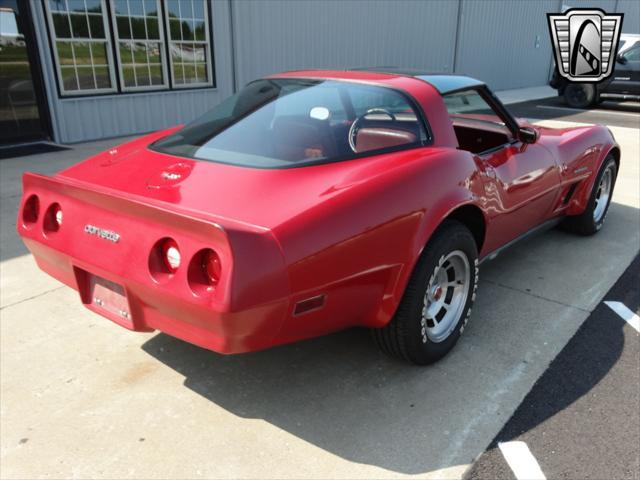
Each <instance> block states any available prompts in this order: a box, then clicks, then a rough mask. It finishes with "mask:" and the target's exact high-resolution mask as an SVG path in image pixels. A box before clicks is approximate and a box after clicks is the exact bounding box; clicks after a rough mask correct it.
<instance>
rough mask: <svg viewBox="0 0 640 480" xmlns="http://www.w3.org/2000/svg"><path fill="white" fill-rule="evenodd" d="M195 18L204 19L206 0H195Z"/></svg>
mask: <svg viewBox="0 0 640 480" xmlns="http://www.w3.org/2000/svg"><path fill="white" fill-rule="evenodd" d="M193 10H194V14H193V18H196V19H202V20H204V1H203V0H195V1H194V2H193Z"/></svg>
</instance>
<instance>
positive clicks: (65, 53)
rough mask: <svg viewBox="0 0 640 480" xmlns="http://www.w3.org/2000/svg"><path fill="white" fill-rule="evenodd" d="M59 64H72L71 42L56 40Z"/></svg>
mask: <svg viewBox="0 0 640 480" xmlns="http://www.w3.org/2000/svg"><path fill="white" fill-rule="evenodd" d="M56 47H57V50H58V60H59V61H60V65H61V66H62V65H73V47H72V46H71V42H56Z"/></svg>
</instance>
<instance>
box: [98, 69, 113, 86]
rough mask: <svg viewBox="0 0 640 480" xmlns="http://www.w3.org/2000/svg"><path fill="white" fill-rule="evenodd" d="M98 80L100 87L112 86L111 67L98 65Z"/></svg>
mask: <svg viewBox="0 0 640 480" xmlns="http://www.w3.org/2000/svg"><path fill="white" fill-rule="evenodd" d="M96 82H97V85H98V88H109V87H111V78H109V67H96Z"/></svg>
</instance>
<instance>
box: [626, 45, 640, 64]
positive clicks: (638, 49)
mask: <svg viewBox="0 0 640 480" xmlns="http://www.w3.org/2000/svg"><path fill="white" fill-rule="evenodd" d="M622 55H623V56H624V58H625V59H626V60H627V61H629V62H637V61H640V45H636V46H634V47H631V48H630V49H629V50H627V51H626V52H624V53H623V54H622Z"/></svg>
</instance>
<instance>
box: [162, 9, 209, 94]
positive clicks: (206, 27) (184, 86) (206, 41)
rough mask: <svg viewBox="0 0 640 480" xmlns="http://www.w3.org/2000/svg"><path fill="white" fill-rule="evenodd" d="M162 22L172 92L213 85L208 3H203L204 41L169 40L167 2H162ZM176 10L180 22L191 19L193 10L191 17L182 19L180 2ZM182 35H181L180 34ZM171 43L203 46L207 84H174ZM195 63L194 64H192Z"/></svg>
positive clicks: (169, 28)
mask: <svg viewBox="0 0 640 480" xmlns="http://www.w3.org/2000/svg"><path fill="white" fill-rule="evenodd" d="M164 3H165V5H164V20H165V25H166V29H167V50H168V51H169V62H168V64H169V71H170V75H171V88H172V89H173V90H182V89H189V88H198V87H210V86H212V85H213V72H212V70H213V65H212V60H211V49H212V46H211V38H210V35H209V31H210V26H209V16H210V5H209V3H210V2H208V1H203V4H204V30H205V39H204V40H197V41H196V40H193V41H189V40H184V41H183V40H172V39H171V22H170V19H171V17H169V6H168V5H167V0H164ZM178 9H179V10H180V20H183V19H190V20H192V19H193V10H192V12H191V17H188V16H185V17H182V7H181V2H179V3H178ZM181 35H182V34H181ZM172 43H197V44H202V45H204V46H205V52H206V53H205V54H206V63H207V78H208V79H209V81H207V82H198V83H176V79H175V75H174V69H173V56H172V55H171V44H172ZM194 63H196V62H194Z"/></svg>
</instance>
